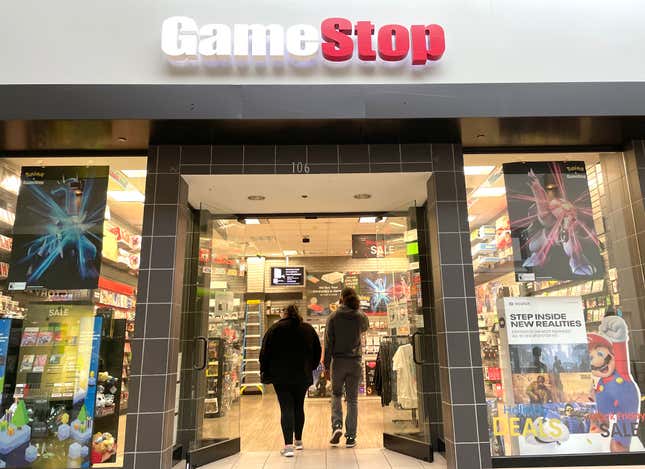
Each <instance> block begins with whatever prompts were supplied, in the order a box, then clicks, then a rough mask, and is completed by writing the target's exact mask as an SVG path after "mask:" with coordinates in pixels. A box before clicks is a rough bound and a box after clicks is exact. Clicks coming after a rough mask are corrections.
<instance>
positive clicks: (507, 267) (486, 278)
mask: <svg viewBox="0 0 645 469" xmlns="http://www.w3.org/2000/svg"><path fill="white" fill-rule="evenodd" d="M512 273H515V269H514V268H513V261H504V262H500V263H499V264H498V265H496V266H495V267H494V268H492V269H491V270H488V271H481V272H476V273H475V285H481V284H483V283H486V282H490V281H492V280H496V279H498V278H500V277H503V276H504V275H508V274H512Z"/></svg>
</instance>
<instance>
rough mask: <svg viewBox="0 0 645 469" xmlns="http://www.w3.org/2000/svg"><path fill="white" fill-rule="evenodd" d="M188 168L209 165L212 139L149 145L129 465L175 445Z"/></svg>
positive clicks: (154, 461) (154, 463) (157, 464)
mask: <svg viewBox="0 0 645 469" xmlns="http://www.w3.org/2000/svg"><path fill="white" fill-rule="evenodd" d="M183 162H186V163H190V165H188V166H184V168H187V167H194V166H202V165H206V166H207V167H209V166H210V162H211V148H210V147H209V146H199V147H180V146H175V145H169V146H163V147H150V149H149V157H148V175H147V181H146V203H145V205H144V217H143V219H144V221H143V233H142V236H143V238H142V253H143V261H142V263H141V266H140V272H139V280H138V298H137V315H136V319H135V339H134V340H133V341H132V365H131V372H132V374H131V382H130V383H129V384H130V401H129V404H128V417H127V432H126V441H125V454H124V467H125V468H134V467H146V468H148V467H150V468H162V467H163V468H165V467H169V466H168V464H166V462H167V461H169V459H168V455H169V454H170V453H169V451H170V449H171V447H172V427H171V428H170V429H169V428H168V422H169V420H168V418H167V417H166V415H167V413H168V412H169V411H168V410H167V409H169V408H172V409H173V410H171V411H170V412H171V413H172V414H173V415H174V403H175V390H176V387H175V386H174V385H171V384H170V383H169V377H170V380H171V381H174V379H173V377H176V374H175V370H176V369H177V357H178V352H179V340H178V339H179V320H178V317H177V311H179V309H180V306H181V303H180V302H181V297H182V287H183V286H182V284H181V282H177V281H176V280H177V278H182V277H183V272H184V267H183V262H182V263H179V264H178V263H177V259H183V258H184V257H185V252H184V251H185V231H186V228H187V227H186V226H185V225H186V217H185V215H184V211H185V210H186V208H187V195H188V188H187V186H186V183H185V182H184V181H183V180H182V179H181V177H180V175H179V174H180V170H181V168H182V166H181V165H182V164H183Z"/></svg>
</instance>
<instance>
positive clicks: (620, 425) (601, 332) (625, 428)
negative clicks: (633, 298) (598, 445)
mask: <svg viewBox="0 0 645 469" xmlns="http://www.w3.org/2000/svg"><path fill="white" fill-rule="evenodd" d="M627 341H628V334H627V323H625V321H624V319H623V318H621V317H619V316H606V317H604V318H603V319H602V321H601V323H600V326H599V327H598V333H591V334H588V343H589V358H590V361H591V373H592V374H593V376H594V377H595V378H596V379H597V383H596V386H595V393H594V394H595V398H596V405H597V407H598V414H599V426H600V430H601V431H606V432H609V435H610V437H611V443H610V451H611V452H612V453H622V452H628V451H629V447H630V444H631V441H632V435H633V434H634V433H635V429H636V425H637V424H638V419H637V416H638V414H639V412H640V396H641V393H640V389H639V388H638V385H637V384H636V383H635V382H634V379H633V378H632V375H631V372H630V369H629V351H628V348H627ZM614 420H615V421H614ZM612 421H614V423H613V425H612V424H611V422H612Z"/></svg>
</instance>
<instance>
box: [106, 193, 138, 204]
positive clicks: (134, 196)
mask: <svg viewBox="0 0 645 469" xmlns="http://www.w3.org/2000/svg"><path fill="white" fill-rule="evenodd" d="M108 197H110V198H111V199H112V200H116V201H117V202H144V201H145V200H146V198H145V197H144V195H143V194H142V193H141V192H139V191H108Z"/></svg>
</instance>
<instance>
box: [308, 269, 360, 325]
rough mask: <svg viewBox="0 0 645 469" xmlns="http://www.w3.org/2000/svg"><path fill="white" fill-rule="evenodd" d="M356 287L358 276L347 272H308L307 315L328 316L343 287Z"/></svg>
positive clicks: (336, 304)
mask: <svg viewBox="0 0 645 469" xmlns="http://www.w3.org/2000/svg"><path fill="white" fill-rule="evenodd" d="M346 286H347V287H351V288H357V286H358V276H357V274H356V273H351V272H350V273H347V272H309V273H307V283H306V285H305V298H306V301H307V315H308V316H328V315H330V314H331V313H333V312H334V311H336V308H337V307H338V300H339V299H340V292H341V291H342V290H343V288H344V287H346Z"/></svg>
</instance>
